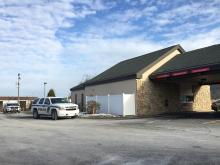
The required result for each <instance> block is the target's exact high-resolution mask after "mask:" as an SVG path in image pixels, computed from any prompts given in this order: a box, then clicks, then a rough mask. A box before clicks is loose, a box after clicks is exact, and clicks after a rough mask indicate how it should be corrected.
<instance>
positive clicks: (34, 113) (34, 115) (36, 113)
mask: <svg viewBox="0 0 220 165" xmlns="http://www.w3.org/2000/svg"><path fill="white" fill-rule="evenodd" d="M33 118H34V119H38V118H39V115H38V112H37V110H34V112H33Z"/></svg>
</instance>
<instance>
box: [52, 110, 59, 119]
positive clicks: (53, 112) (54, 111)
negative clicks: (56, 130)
mask: <svg viewBox="0 0 220 165" xmlns="http://www.w3.org/2000/svg"><path fill="white" fill-rule="evenodd" d="M52 119H53V120H57V119H58V116H57V111H56V110H53V111H52Z"/></svg>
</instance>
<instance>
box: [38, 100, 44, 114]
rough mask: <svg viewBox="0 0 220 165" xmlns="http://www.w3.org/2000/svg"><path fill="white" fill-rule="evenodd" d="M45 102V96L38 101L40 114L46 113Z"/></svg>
mask: <svg viewBox="0 0 220 165" xmlns="http://www.w3.org/2000/svg"><path fill="white" fill-rule="evenodd" d="M43 103H44V98H41V99H40V101H39V102H38V108H37V110H38V114H40V115H42V114H44V110H43Z"/></svg>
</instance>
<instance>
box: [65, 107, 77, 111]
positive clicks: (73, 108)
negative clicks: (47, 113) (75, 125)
mask: <svg viewBox="0 0 220 165" xmlns="http://www.w3.org/2000/svg"><path fill="white" fill-rule="evenodd" d="M75 110H76V107H67V108H66V111H75Z"/></svg>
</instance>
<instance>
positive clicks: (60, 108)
mask: <svg viewBox="0 0 220 165" xmlns="http://www.w3.org/2000/svg"><path fill="white" fill-rule="evenodd" d="M55 108H57V109H58V110H65V108H62V107H59V106H55Z"/></svg>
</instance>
